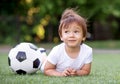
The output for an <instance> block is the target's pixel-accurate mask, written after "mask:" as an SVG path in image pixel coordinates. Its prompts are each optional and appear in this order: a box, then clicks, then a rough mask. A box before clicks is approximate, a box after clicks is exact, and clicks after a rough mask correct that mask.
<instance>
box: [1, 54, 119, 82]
mask: <svg viewBox="0 0 120 84" xmlns="http://www.w3.org/2000/svg"><path fill="white" fill-rule="evenodd" d="M93 58H94V59H93V63H92V71H91V74H90V75H89V76H83V77H48V76H44V75H43V74H42V73H41V72H40V71H38V72H37V73H36V74H33V75H17V74H14V73H13V72H12V71H11V69H10V68H9V66H8V61H7V54H4V53H2V54H1V53H0V84H120V61H119V60H120V55H119V54H105V53H104V54H96V53H94V56H93Z"/></svg>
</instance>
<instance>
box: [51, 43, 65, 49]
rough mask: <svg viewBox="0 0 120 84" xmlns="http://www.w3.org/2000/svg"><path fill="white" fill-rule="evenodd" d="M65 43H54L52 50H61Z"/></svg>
mask: <svg viewBox="0 0 120 84" xmlns="http://www.w3.org/2000/svg"><path fill="white" fill-rule="evenodd" d="M64 46H65V44H64V43H60V44H59V45H56V46H54V47H53V49H54V50H61V49H64Z"/></svg>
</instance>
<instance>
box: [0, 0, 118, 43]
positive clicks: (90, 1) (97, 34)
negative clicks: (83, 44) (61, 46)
mask: <svg viewBox="0 0 120 84" xmlns="http://www.w3.org/2000/svg"><path fill="white" fill-rule="evenodd" d="M66 8H77V9H78V10H79V13H80V15H81V16H83V17H85V18H86V19H87V20H88V38H87V39H88V40H119V39H120V24H119V23H120V1H119V0H113V1H111V0H100V1H99V0H66V1H65V0H54V1H53V0H0V43H1V44H2V43H4V44H11V43H19V42H22V41H28V42H34V43H40V42H54V43H57V42H59V41H60V40H59V36H58V26H59V20H60V18H61V14H62V12H63V11H64V10H65V9H66Z"/></svg>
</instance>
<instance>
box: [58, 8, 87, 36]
mask: <svg viewBox="0 0 120 84" xmlns="http://www.w3.org/2000/svg"><path fill="white" fill-rule="evenodd" d="M73 22H75V23H77V24H78V25H79V26H81V27H82V31H83V37H86V34H87V24H86V20H85V19H84V18H82V17H81V16H80V15H79V14H78V13H77V12H76V11H75V10H74V9H66V10H65V11H64V12H63V14H62V17H61V20H60V25H59V29H58V32H59V36H60V37H61V36H62V28H68V27H69V25H70V24H71V23H73Z"/></svg>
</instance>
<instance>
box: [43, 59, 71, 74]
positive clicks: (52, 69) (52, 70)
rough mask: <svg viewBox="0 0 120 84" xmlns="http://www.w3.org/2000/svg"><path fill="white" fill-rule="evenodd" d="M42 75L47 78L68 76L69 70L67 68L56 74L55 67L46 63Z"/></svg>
mask: <svg viewBox="0 0 120 84" xmlns="http://www.w3.org/2000/svg"><path fill="white" fill-rule="evenodd" d="M44 73H45V75H48V76H69V75H70V69H69V68H67V69H65V70H64V71H63V72H58V71H56V66H55V65H53V64H51V63H50V62H48V61H47V62H46V64H45V67H44Z"/></svg>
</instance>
